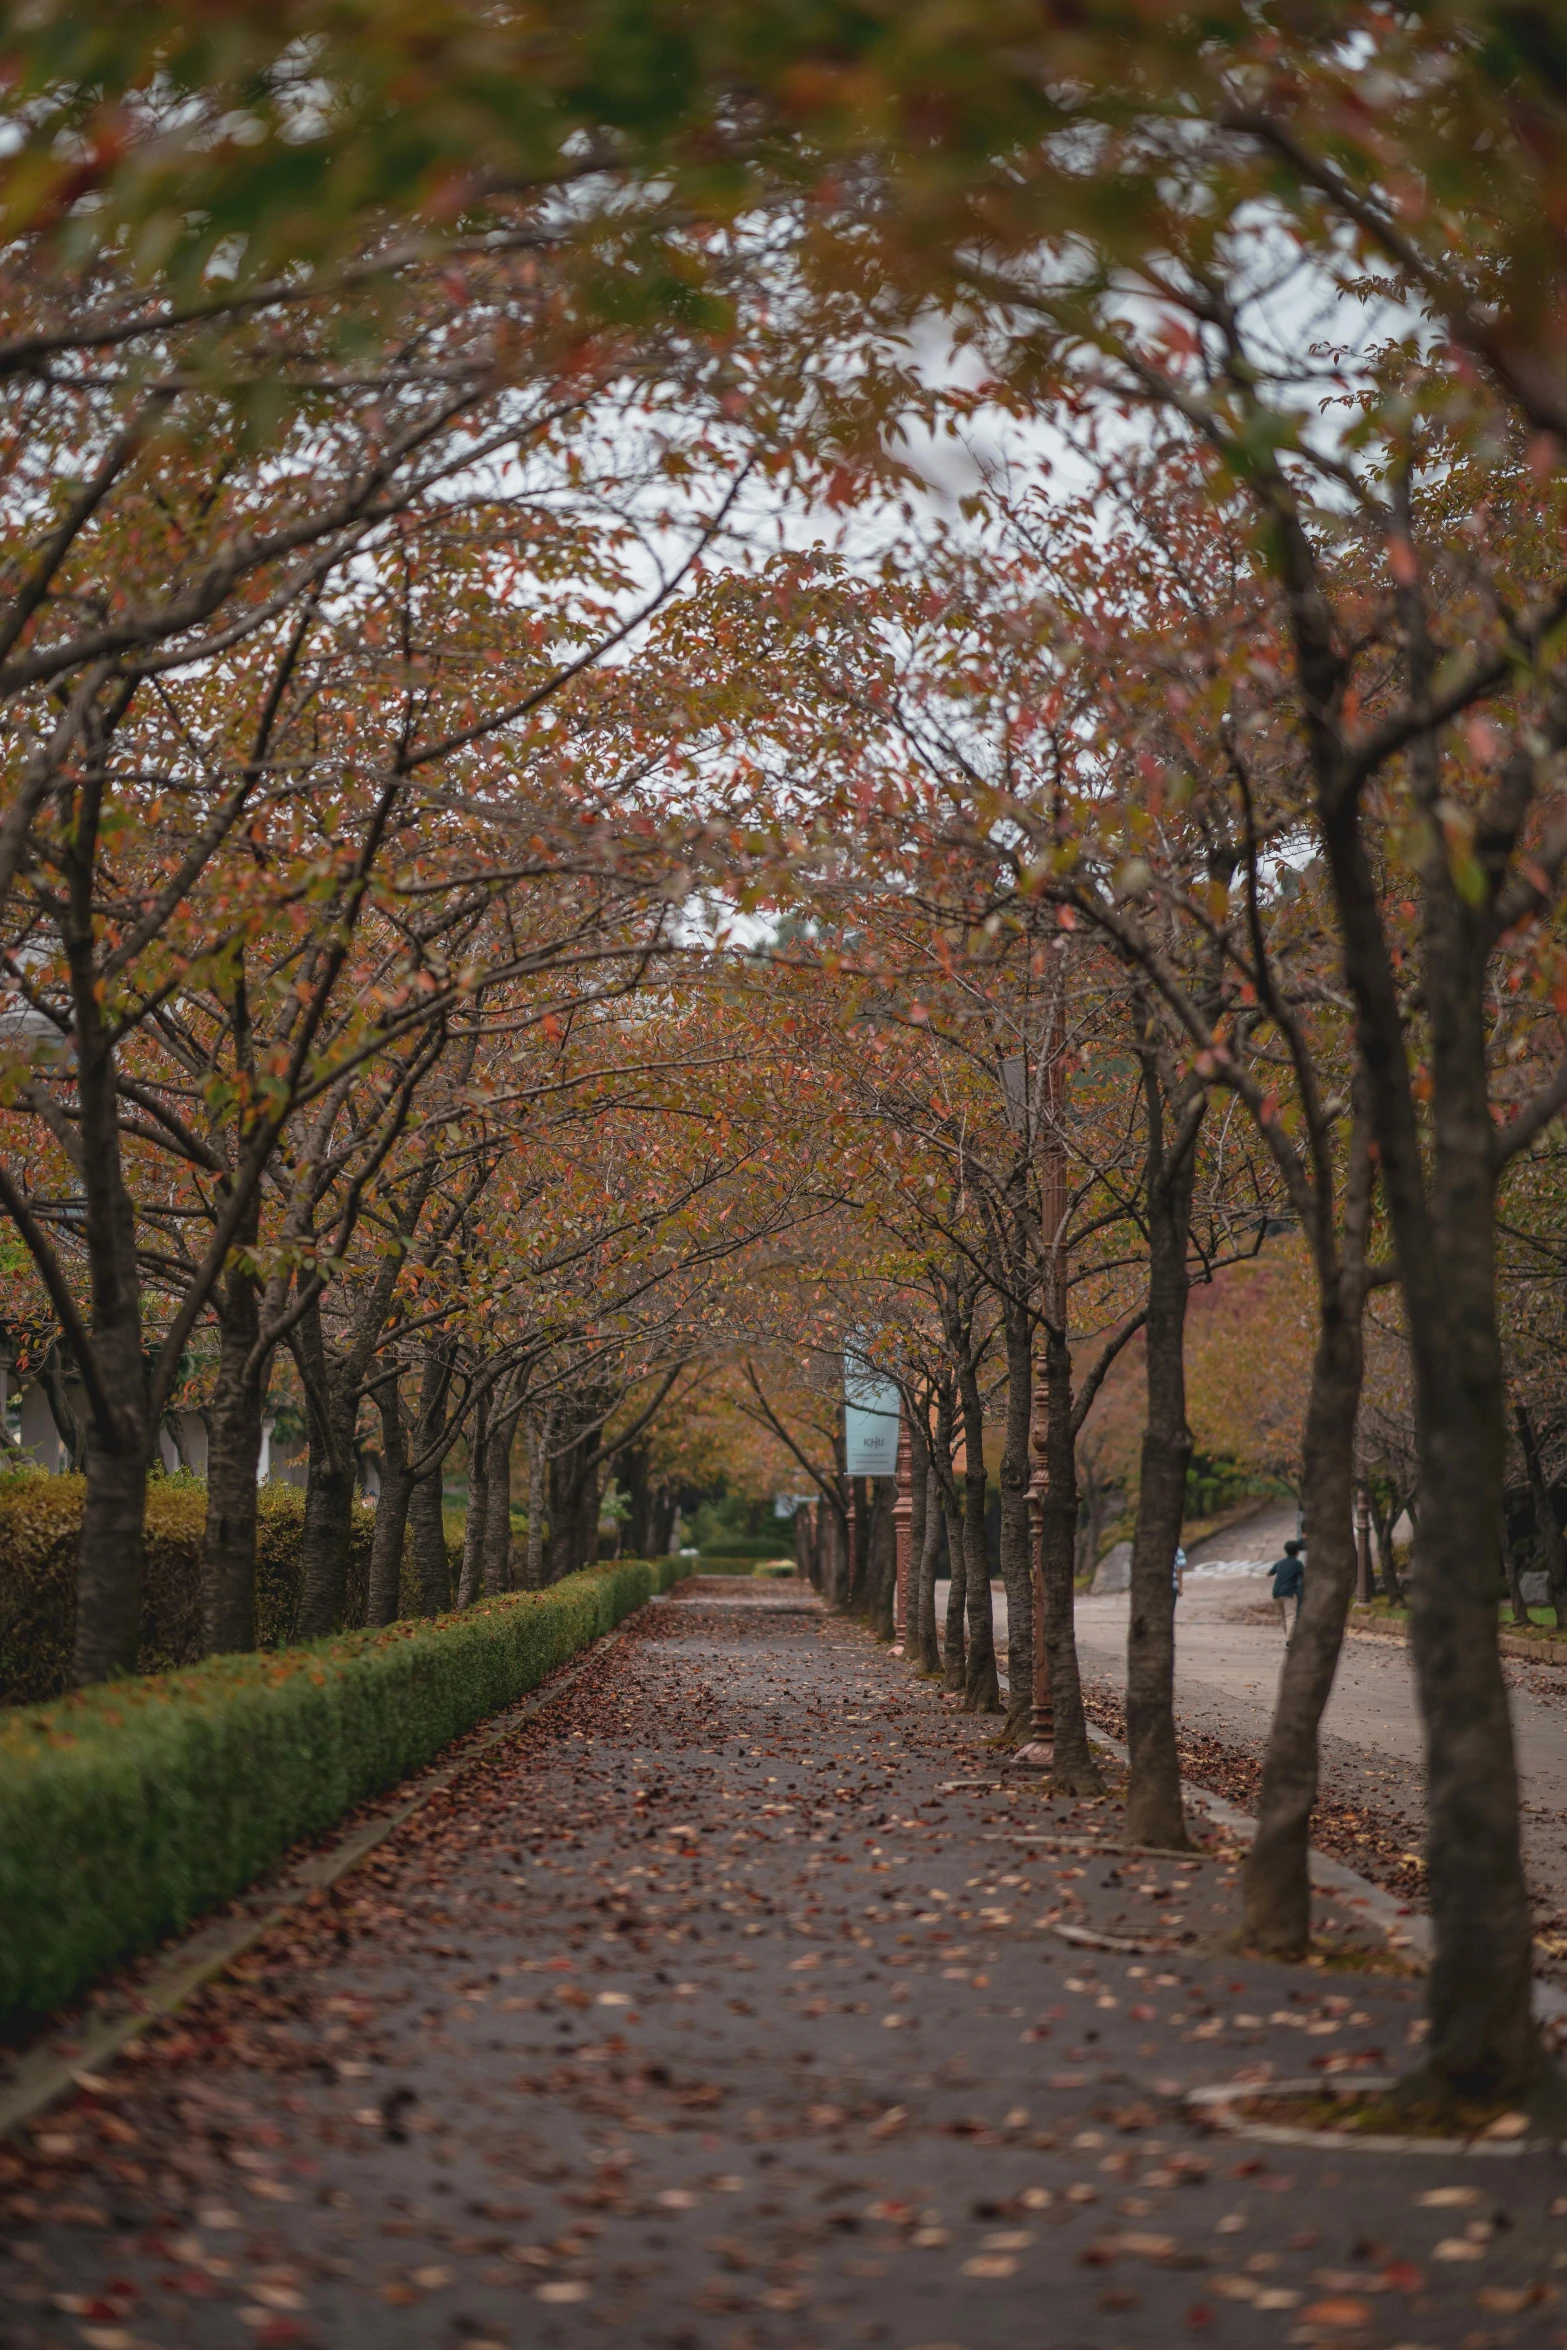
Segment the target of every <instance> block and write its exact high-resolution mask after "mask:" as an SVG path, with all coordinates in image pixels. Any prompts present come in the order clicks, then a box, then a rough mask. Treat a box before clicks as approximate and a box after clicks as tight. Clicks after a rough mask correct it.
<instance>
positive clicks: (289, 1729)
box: [0, 1558, 687, 2026]
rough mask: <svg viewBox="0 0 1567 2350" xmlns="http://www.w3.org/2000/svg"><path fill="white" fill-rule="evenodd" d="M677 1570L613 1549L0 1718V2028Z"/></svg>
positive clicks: (447, 1735) (214, 1899) (496, 1697)
mask: <svg viewBox="0 0 1567 2350" xmlns="http://www.w3.org/2000/svg"><path fill="white" fill-rule="evenodd" d="M686 1572H687V1569H686V1567H685V1565H684V1563H683V1562H682V1561H680V1560H678V1559H673V1558H671V1559H660V1560H658V1561H656V1562H654V1563H653V1564H649V1563H647V1562H646V1561H643V1560H632V1559H622V1560H620V1561H618V1562H617V1563H616V1564H614V1565H611V1566H606V1567H599V1568H589V1569H588V1570H587V1571H586V1572H585V1573H583V1574H580V1575H572V1576H568V1577H567V1578H566V1579H565V1580H564V1581H563V1582H560V1583H557V1584H555V1585H553V1586H552V1587H551V1588H550V1589H548V1590H546V1591H528V1592H512V1593H509V1594H507V1595H506V1596H505V1597H504V1598H499V1599H493V1600H486V1601H482V1602H480V1603H479V1604H478V1605H477V1606H475V1607H472V1608H469V1609H467V1610H465V1612H464V1613H462V1614H461V1615H449V1616H441V1617H437V1618H436V1619H434V1620H433V1621H431V1620H426V1621H423V1622H413V1623H410V1622H402V1623H397V1624H393V1625H391V1626H389V1627H388V1628H387V1629H386V1630H385V1631H376V1632H352V1633H346V1634H344V1635H342V1636H340V1637H339V1638H337V1639H335V1640H324V1641H319V1642H316V1643H314V1644H313V1645H312V1646H310V1647H305V1648H294V1649H288V1650H286V1651H284V1652H283V1653H281V1654H278V1655H271V1656H269V1655H265V1654H260V1653H258V1654H256V1655H252V1656H244V1657H217V1658H214V1659H212V1660H211V1661H209V1662H208V1663H206V1664H202V1665H198V1666H194V1667H192V1668H191V1669H190V1670H188V1671H184V1672H172V1673H163V1674H158V1675H154V1676H150V1677H147V1678H143V1679H139V1680H125V1681H114V1682H108V1683H105V1684H103V1685H101V1686H100V1687H98V1688H95V1689H89V1690H83V1691H80V1692H78V1693H77V1694H75V1695H73V1696H71V1697H69V1698H66V1699H63V1700H62V1701H61V1702H60V1703H58V1704H55V1705H49V1706H46V1707H42V1708H39V1707H21V1708H17V1709H14V1710H13V1711H11V1712H9V1713H0V2023H3V2024H5V2025H10V2026H14V2025H16V2024H17V2023H19V2022H22V2021H25V2020H26V2019H27V2018H29V2017H37V2016H41V2015H45V2014H47V2013H48V2012H49V2011H50V2010H51V2009H53V2008H55V2007H57V2006H59V2005H60V2003H61V2002H62V2001H64V2000H66V1999H69V1998H70V1997H71V1996H72V1995H73V1993H75V1992H77V1991H80V1990H81V1989H82V1988H83V1987H84V1986H85V1985H86V1984H88V1983H90V1982H91V1981H92V1980H93V1978H94V1977H95V1976H96V1975H98V1974H101V1973H102V1972H103V1970H104V1969H105V1968H106V1967H109V1966H112V1965H113V1964H115V1963H116V1962H117V1961H118V1960H121V1959H124V1958H128V1957H130V1956H132V1955H133V1954H134V1953H135V1952H137V1951H140V1950H145V1949H146V1948H148V1947H149V1945H151V1944H152V1943H154V1942H156V1941H158V1940H159V1939H160V1937H162V1936H163V1935H165V1934H169V1933H172V1932H176V1931H177V1930H178V1929H179V1928H180V1927H182V1926H184V1925H186V1924H187V1923H188V1922H189V1921H190V1920H191V1919H192V1918H194V1917H196V1916H199V1915H200V1913H201V1912H202V1911H203V1910H207V1909H210V1908H212V1907H213V1906H214V1905H215V1904H216V1903H218V1902H221V1901H226V1900H228V1899H230V1898H231V1897H232V1896H233V1895H234V1894H236V1893H239V1892H241V1891H242V1890H243V1889H244V1887H245V1886H246V1885H248V1884H250V1883H251V1882H252V1881H253V1879H254V1878H255V1877H257V1876H258V1875H259V1874H260V1873H261V1871H262V1870H263V1869H265V1868H267V1867H268V1866H269V1865H270V1864H271V1863H272V1862H274V1861H276V1860H277V1859H279V1858H280V1856H281V1855H282V1854H283V1853H285V1852H286V1851H287V1850H288V1848H289V1846H290V1845H292V1844H295V1843H297V1842H298V1841H299V1840H300V1839H301V1838H302V1837H311V1836H319V1835H321V1834H322V1833H323V1832H324V1831H325V1830H326V1829H328V1828H330V1827H332V1826H333V1825H334V1824H335V1823H336V1822H337V1821H338V1820H340V1819H341V1818H342V1817H343V1814H344V1813H345V1812H347V1811H349V1810H351V1809H352V1808H353V1806H354V1805H355V1804H357V1803H362V1802H363V1801H364V1800H365V1799H366V1798H367V1797H369V1796H372V1795H376V1794H379V1793H380V1792H381V1790H382V1789H383V1788H386V1787H390V1786H394V1785H395V1784H396V1783H397V1781H398V1780H399V1779H401V1778H404V1777H406V1776H407V1774H408V1773H409V1772H410V1771H414V1770H418V1769H419V1768H420V1767H421V1766H422V1765H423V1764H425V1763H427V1762H429V1761H430V1759H431V1757H432V1756H434V1755H436V1754H438V1753H439V1752H440V1751H441V1749H442V1747H444V1746H447V1745H449V1744H450V1743H451V1741H452V1740H453V1739H454V1738H459V1737H461V1736H462V1734H463V1733H464V1731H467V1730H471V1729H472V1728H473V1727H474V1725H475V1724H476V1723H478V1722H481V1721H483V1720H484V1719H485V1717H486V1716H487V1715H489V1714H493V1713H496V1712H498V1711H499V1710H500V1709H501V1708H502V1707H503V1706H506V1705H510V1704H511V1703H512V1702H513V1701H514V1700H515V1699H516V1698H519V1697H521V1696H523V1695H525V1694H526V1692H527V1691H528V1690H530V1689H533V1688H536V1687H537V1685H538V1684H539V1682H540V1681H542V1680H543V1679H544V1678H545V1676H546V1675H547V1674H549V1673H550V1672H552V1671H553V1670H554V1669H555V1667H556V1666H557V1665H559V1664H562V1663H563V1662H564V1661H565V1660H566V1658H568V1657H570V1656H572V1655H574V1654H575V1653H576V1652H577V1651H578V1650H579V1649H582V1648H585V1647H587V1645H588V1644H589V1642H590V1641H593V1640H595V1639H597V1638H598V1637H599V1635H600V1634H601V1633H604V1632H607V1631H609V1630H610V1629H611V1628H612V1627H613V1626H614V1625H615V1624H617V1623H619V1622H620V1620H621V1618H622V1617H624V1616H627V1615H629V1614H630V1613H631V1612H632V1610H633V1609H635V1608H638V1607H640V1606H641V1605H642V1604H643V1602H644V1601H645V1600H646V1599H647V1598H649V1596H650V1595H651V1594H652V1593H653V1592H654V1591H655V1590H667V1589H668V1588H669V1586H670V1584H671V1583H673V1582H675V1581H676V1580H677V1579H678V1578H679V1577H680V1576H681V1575H683V1574H685V1573H686Z"/></svg>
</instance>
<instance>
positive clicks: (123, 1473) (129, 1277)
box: [61, 769, 153, 1686]
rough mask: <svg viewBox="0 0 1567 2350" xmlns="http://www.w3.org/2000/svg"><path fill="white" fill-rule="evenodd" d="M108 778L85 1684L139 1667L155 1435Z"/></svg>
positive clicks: (86, 1155)
mask: <svg viewBox="0 0 1567 2350" xmlns="http://www.w3.org/2000/svg"><path fill="white" fill-rule="evenodd" d="M103 785H104V778H103V773H102V770H101V769H99V770H98V771H97V772H95V773H94V774H93V775H92V776H91V778H90V779H87V780H84V782H83V784H82V786H81V789H80V791H79V792H78V794H77V802H76V809H77V813H76V829H75V837H74V840H73V843H72V846H71V849H70V852H69V855H68V858H67V877H68V887H67V892H66V898H65V904H64V907H63V908H62V913H61V933H62V937H63V940H64V944H65V949H66V956H67V960H68V962H69V965H70V973H71V996H72V1006H73V1010H74V1013H75V1019H76V1033H75V1039H74V1041H75V1047H76V1066H75V1080H76V1100H77V1136H78V1153H79V1163H78V1174H79V1178H80V1182H81V1189H82V1194H83V1201H84V1207H83V1232H84V1237H85V1240H86V1245H87V1264H88V1286H89V1292H90V1296H91V1311H92V1335H91V1352H92V1363H91V1365H90V1366H89V1365H87V1364H81V1365H79V1366H78V1367H79V1368H80V1369H81V1370H82V1372H83V1377H84V1381H85V1382H86V1383H87V1385H88V1389H89V1393H88V1415H87V1494H86V1501H85V1504H84V1507H83V1511H82V1528H81V1534H80V1537H79V1541H78V1546H77V1554H76V1555H77V1566H76V1647H75V1656H74V1659H73V1663H72V1679H73V1680H74V1681H75V1682H76V1683H77V1684H78V1686H81V1685H83V1684H85V1683H88V1682H92V1681H102V1680H104V1679H105V1678H106V1677H107V1676H108V1675H109V1674H111V1673H115V1672H134V1671H135V1668H136V1661H137V1652H138V1649H139V1647H140V1643H141V1611H142V1521H143V1518H144V1515H145V1511H146V1499H147V1461H148V1455H149V1453H150V1451H151V1449H152V1438H153V1431H152V1427H151V1423H150V1417H149V1399H148V1393H147V1370H146V1363H145V1360H144V1357H143V1352H142V1333H141V1279H140V1271H139V1266H138V1262H137V1255H136V1215H135V1210H134V1208H133V1207H132V1204H131V1197H130V1193H129V1192H128V1191H127V1189H126V1187H125V1176H124V1167H123V1162H122V1160H121V1155H120V1131H119V1098H118V1091H117V1088H116V1083H115V1070H114V1046H113V1042H112V1039H111V1037H110V1034H109V1031H108V1028H107V1026H106V1025H105V1021H104V1016H103V1011H102V1006H101V998H100V995H99V992H98V987H97V971H96V968H95V964H94V923H93V872H94V864H95V856H96V843H97V813H98V809H99V806H100V805H101V801H102V794H103ZM89 1371H90V1372H91V1374H92V1375H91V1377H90V1378H89V1376H88V1374H89ZM94 1386H96V1388H97V1391H98V1392H97V1396H96V1398H95V1397H94V1395H93V1392H92V1390H93V1387H94Z"/></svg>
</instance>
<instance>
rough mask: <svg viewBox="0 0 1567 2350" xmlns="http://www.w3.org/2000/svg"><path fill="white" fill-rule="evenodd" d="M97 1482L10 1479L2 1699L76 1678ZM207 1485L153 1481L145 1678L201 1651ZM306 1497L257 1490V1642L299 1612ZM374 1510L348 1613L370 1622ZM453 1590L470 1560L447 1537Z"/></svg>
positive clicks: (0, 1502) (357, 1546)
mask: <svg viewBox="0 0 1567 2350" xmlns="http://www.w3.org/2000/svg"><path fill="white" fill-rule="evenodd" d="M86 1492H87V1481H86V1479H85V1478H83V1477H49V1476H45V1475H44V1473H43V1472H42V1471H41V1470H36V1469H35V1470H30V1471H27V1470H24V1471H20V1472H13V1473H9V1474H4V1475H0V1703H3V1704H11V1705H34V1704H38V1703H40V1702H43V1701H46V1700H47V1699H49V1698H52V1697H58V1696H59V1695H60V1693H61V1692H62V1690H64V1689H66V1688H68V1687H69V1685H70V1678H71V1653H72V1650H73V1648H74V1646H75V1642H76V1540H77V1536H78V1534H79V1532H80V1530H81V1523H82V1507H83V1503H84V1500H85V1498H86ZM206 1517H207V1488H206V1484H205V1482H204V1481H203V1479H201V1478H200V1477H190V1476H183V1475H182V1476H178V1477H153V1478H152V1479H151V1480H150V1481H149V1483H148V1486H147V1514H146V1518H145V1520H144V1524H145V1528H146V1549H145V1565H144V1576H145V1580H144V1585H143V1596H142V1632H141V1647H140V1651H139V1654H138V1657H137V1664H138V1667H139V1669H140V1670H141V1671H142V1672H143V1673H162V1672H167V1671H169V1670H170V1669H171V1668H172V1667H174V1666H178V1665H190V1664H194V1663H195V1662H196V1661H197V1659H198V1658H199V1657H200V1655H201V1545H202V1536H203V1532H204V1529H205V1526H206ZM304 1522H305V1497H304V1494H303V1492H302V1491H301V1490H300V1489H299V1488H298V1487H297V1486H294V1485H283V1484H266V1485H263V1486H261V1487H260V1488H259V1490H258V1492H257V1494H256V1638H257V1644H258V1646H260V1647H262V1648H286V1647H287V1645H288V1643H289V1641H290V1640H291V1639H292V1638H293V1633H294V1626H295V1624H296V1623H297V1621H298V1619H299V1595H300V1586H301V1582H302V1576H301V1571H300V1559H299V1539H300V1533H301V1530H302V1528H303V1526H304ZM374 1531H375V1511H374V1509H373V1508H372V1507H371V1505H370V1504H369V1503H368V1502H356V1503H355V1504H354V1513H353V1522H352V1526H351V1528H350V1532H349V1549H348V1590H347V1598H346V1602H345V1607H344V1620H345V1622H347V1623H349V1624H355V1625H357V1624H362V1623H363V1622H364V1618H365V1608H366V1604H367V1601H368V1595H369V1580H370V1540H371V1536H372V1535H373V1533H374ZM447 1552H448V1557H449V1559H450V1560H451V1565H452V1581H453V1588H454V1589H455V1586H456V1576H457V1567H458V1563H459V1562H460V1560H461V1557H462V1543H461V1539H460V1538H459V1539H458V1541H457V1542H456V1543H455V1544H453V1543H452V1541H451V1540H450V1538H448V1542H447ZM403 1577H404V1580H403V1590H402V1594H401V1604H402V1608H403V1611H404V1612H405V1613H406V1614H409V1615H412V1614H414V1613H415V1612H416V1610H417V1606H418V1597H417V1593H416V1591H415V1589H414V1587H413V1580H412V1574H411V1570H410V1569H409V1568H408V1567H407V1565H406V1564H405V1566H404V1570H403Z"/></svg>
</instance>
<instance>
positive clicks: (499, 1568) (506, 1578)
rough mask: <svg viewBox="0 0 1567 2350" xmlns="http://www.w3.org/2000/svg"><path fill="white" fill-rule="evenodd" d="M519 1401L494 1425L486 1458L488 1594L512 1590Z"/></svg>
mask: <svg viewBox="0 0 1567 2350" xmlns="http://www.w3.org/2000/svg"><path fill="white" fill-rule="evenodd" d="M521 1412H522V1405H521V1404H520V1403H514V1404H509V1405H507V1407H506V1408H505V1409H504V1410H503V1411H501V1412H500V1413H498V1414H497V1415H496V1417H495V1419H494V1421H493V1422H492V1424H491V1428H490V1434H489V1439H488V1445H487V1454H486V1461H485V1485H486V1488H487V1492H488V1510H487V1515H486V1518H485V1526H484V1558H483V1585H484V1591H485V1595H486V1597H490V1598H493V1597H494V1596H495V1595H496V1594H497V1593H498V1592H502V1591H510V1589H511V1587H512V1574H511V1448H512V1440H513V1438H514V1437H515V1436H516V1433H517V1421H518V1419H519V1417H520V1416H521Z"/></svg>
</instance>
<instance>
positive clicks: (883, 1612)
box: [865, 1477, 898, 1647]
mask: <svg viewBox="0 0 1567 2350" xmlns="http://www.w3.org/2000/svg"><path fill="white" fill-rule="evenodd" d="M866 1483H867V1485H869V1487H870V1489H871V1496H872V1498H871V1510H870V1517H871V1524H870V1542H869V1545H868V1547H869V1551H870V1559H869V1564H868V1566H867V1568H866V1575H865V1603H866V1604H865V1612H866V1616H867V1618H868V1620H869V1623H870V1628H871V1630H872V1632H873V1633H874V1634H875V1635H876V1638H877V1639H878V1640H884V1641H886V1642H887V1644H888V1646H889V1647H890V1646H891V1643H892V1638H893V1608H894V1602H895V1600H896V1597H897V1582H898V1543H897V1527H896V1525H895V1523H894V1520H893V1515H892V1502H893V1485H892V1480H891V1478H890V1477H868V1478H867V1479H866Z"/></svg>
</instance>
